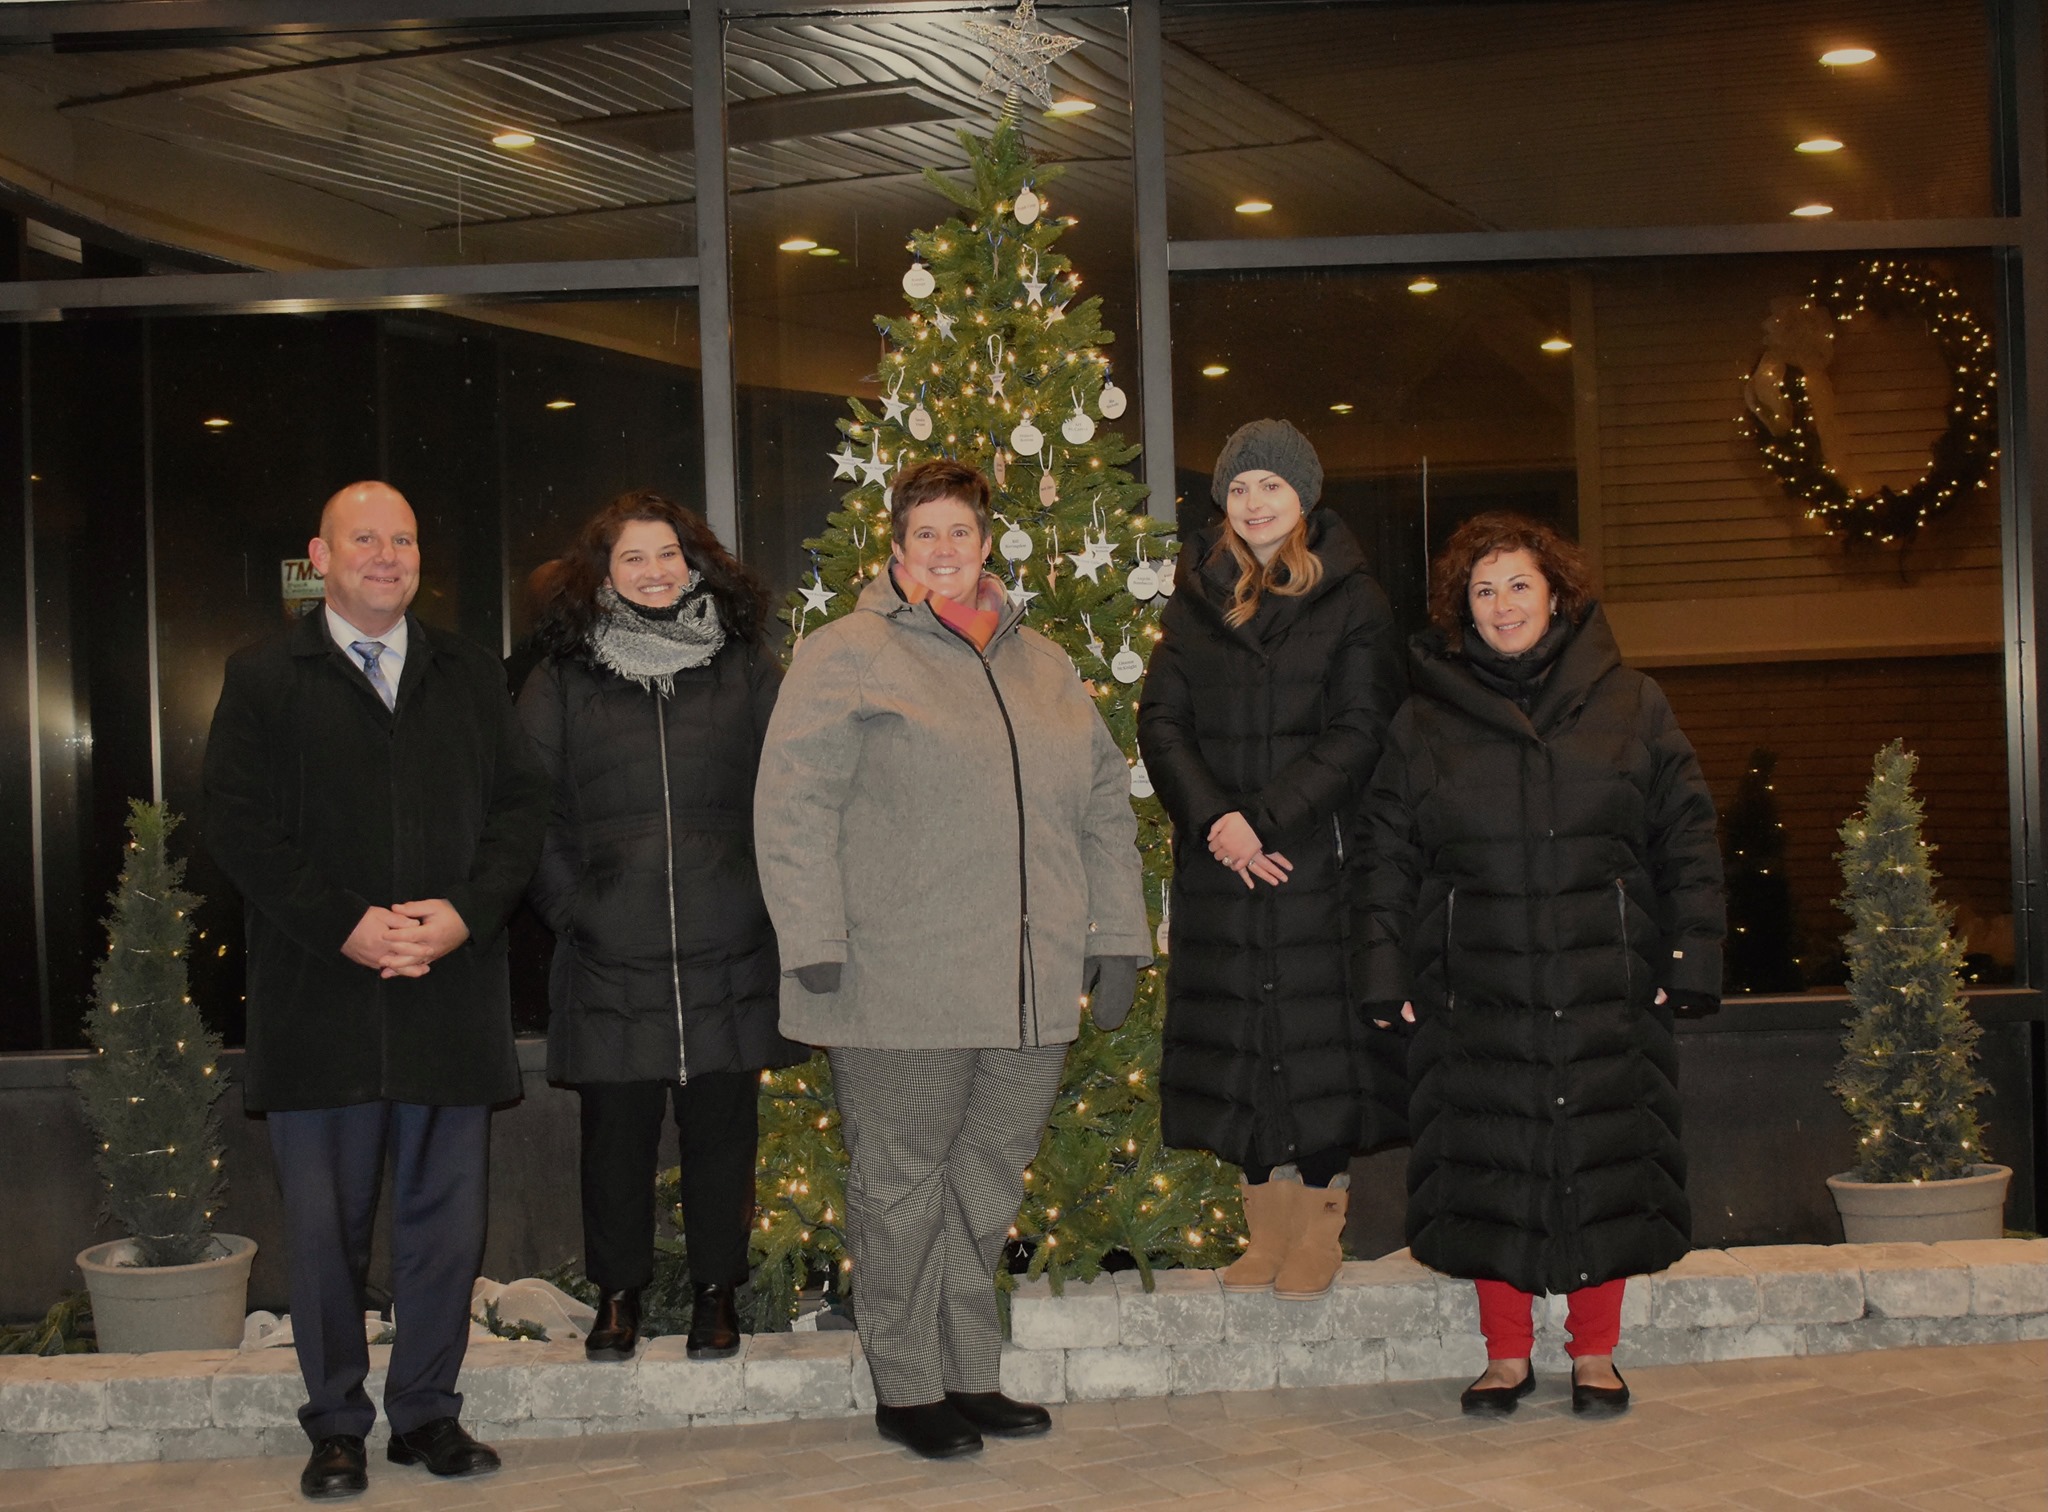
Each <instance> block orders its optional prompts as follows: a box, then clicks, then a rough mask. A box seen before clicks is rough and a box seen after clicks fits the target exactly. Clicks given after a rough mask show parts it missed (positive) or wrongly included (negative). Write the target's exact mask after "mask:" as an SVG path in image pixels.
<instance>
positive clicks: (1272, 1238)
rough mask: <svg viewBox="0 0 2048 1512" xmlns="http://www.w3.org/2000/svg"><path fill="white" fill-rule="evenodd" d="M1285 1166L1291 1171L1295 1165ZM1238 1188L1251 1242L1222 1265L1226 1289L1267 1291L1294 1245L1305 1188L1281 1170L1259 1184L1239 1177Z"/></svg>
mask: <svg viewBox="0 0 2048 1512" xmlns="http://www.w3.org/2000/svg"><path fill="white" fill-rule="evenodd" d="M1282 1169H1283V1170H1287V1171H1290V1172H1291V1171H1292V1170H1293V1167H1291V1166H1287V1167H1283V1168H1282ZM1237 1189H1238V1191H1239V1192H1240V1193H1241V1194H1242V1195H1243V1197H1244V1224H1245V1228H1246V1229H1247V1230H1248V1231H1249V1236H1250V1241H1251V1242H1250V1243H1249V1244H1247V1245H1246V1246H1245V1249H1244V1253H1243V1254H1241V1255H1239V1256H1238V1257H1237V1259H1235V1260H1233V1261H1232V1262H1231V1263H1230V1264H1229V1265H1227V1266H1225V1267H1224V1268H1223V1275H1222V1277H1221V1280H1222V1284H1223V1289H1224V1290H1225V1291H1237V1292H1243V1291H1266V1290H1268V1289H1270V1288H1271V1287H1272V1285H1273V1278H1274V1277H1275V1276H1276V1275H1278V1274H1279V1273H1280V1267H1281V1266H1282V1265H1283V1264H1284V1263H1285V1262H1286V1260H1287V1254H1288V1251H1289V1250H1291V1249H1292V1248H1293V1247H1294V1234H1295V1230H1296V1229H1297V1228H1298V1227H1299V1226H1300V1223H1301V1212H1302V1209H1303V1207H1304V1205H1305V1204H1304V1203H1303V1202H1302V1193H1303V1191H1304V1190H1305V1189H1304V1188H1303V1186H1302V1184H1301V1179H1300V1178H1299V1177H1298V1176H1292V1175H1288V1176H1283V1175H1280V1174H1279V1173H1278V1172H1276V1173H1275V1174H1274V1175H1273V1177H1272V1178H1271V1179H1270V1180H1267V1181H1262V1182H1260V1183H1259V1184H1258V1185H1257V1186H1252V1185H1250V1184H1249V1183H1247V1182H1245V1181H1242V1180H1240V1181H1239V1182H1238V1184H1237Z"/></svg>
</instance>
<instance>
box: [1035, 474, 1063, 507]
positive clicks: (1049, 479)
mask: <svg viewBox="0 0 2048 1512" xmlns="http://www.w3.org/2000/svg"><path fill="white" fill-rule="evenodd" d="M1059 501H1060V485H1059V481H1058V480H1057V479H1056V478H1054V477H1053V475H1052V469H1051V468H1049V467H1048V468H1047V469H1046V470H1045V471H1044V472H1042V473H1040V474H1039V475H1038V502H1039V503H1041V504H1043V505H1044V506H1045V507H1046V508H1048V509H1050V508H1052V506H1053V505H1055V504H1057V503H1059Z"/></svg>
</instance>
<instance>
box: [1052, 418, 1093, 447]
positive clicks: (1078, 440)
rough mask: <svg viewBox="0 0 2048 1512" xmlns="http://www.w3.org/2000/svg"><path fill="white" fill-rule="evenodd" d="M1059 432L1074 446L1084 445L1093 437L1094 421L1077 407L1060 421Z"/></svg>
mask: <svg viewBox="0 0 2048 1512" xmlns="http://www.w3.org/2000/svg"><path fill="white" fill-rule="evenodd" d="M1060 434H1061V435H1062V436H1065V437H1066V438H1067V440H1068V441H1069V442H1071V443H1072V444H1074V445H1075V446H1086V445H1087V444H1088V443H1089V442H1090V441H1092V440H1094V439H1095V422H1094V421H1093V420H1090V419H1089V418H1088V417H1087V416H1086V415H1084V414H1082V413H1081V412H1080V411H1079V410H1078V409H1077V410H1075V411H1074V413H1073V414H1071V415H1069V416H1067V418H1066V420H1065V421H1064V422H1062V424H1061V425H1060Z"/></svg>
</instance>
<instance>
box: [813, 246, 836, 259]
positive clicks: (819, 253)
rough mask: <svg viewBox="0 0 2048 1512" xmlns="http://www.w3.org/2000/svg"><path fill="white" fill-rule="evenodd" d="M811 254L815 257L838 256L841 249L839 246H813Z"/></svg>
mask: <svg viewBox="0 0 2048 1512" xmlns="http://www.w3.org/2000/svg"><path fill="white" fill-rule="evenodd" d="M810 254H811V256H813V257H837V256H838V255H839V249H838V248H837V247H812V248H811V249H810Z"/></svg>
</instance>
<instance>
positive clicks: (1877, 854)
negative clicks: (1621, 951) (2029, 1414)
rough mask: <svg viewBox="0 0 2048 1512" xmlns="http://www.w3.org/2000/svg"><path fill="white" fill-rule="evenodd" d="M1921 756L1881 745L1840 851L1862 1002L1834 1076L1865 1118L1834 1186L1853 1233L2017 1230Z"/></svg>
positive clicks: (1925, 1236)
mask: <svg viewBox="0 0 2048 1512" xmlns="http://www.w3.org/2000/svg"><path fill="white" fill-rule="evenodd" d="M1917 765H1918V760H1917V758H1915V757H1914V756H1913V755H1912V754H1911V753H1909V752H1908V751H1907V750H1906V749H1905V747H1904V745H1903V743H1902V742H1900V741H1897V740H1894V741H1893V742H1891V744H1889V745H1887V746H1886V747H1885V748H1884V749H1883V750H1881V751H1879V752H1878V753H1877V757H1876V760H1875V761H1874V762H1873V763H1872V769H1871V778H1870V788H1869V791H1868V793H1867V794H1866V796H1865V800H1864V807H1863V811H1862V812H1861V813H1859V814H1855V815H1853V816H1851V817H1850V819H1849V820H1848V822H1847V823H1845V824H1844V825H1843V826H1842V829H1841V837H1842V850H1841V852H1840V853H1839V855H1838V857H1837V859H1838V860H1839V861H1840V862H1841V864H1842V878H1843V881H1844V883H1845V884H1846V886H1845V889H1844V891H1843V893H1842V897H1841V900H1840V906H1841V908H1842V911H1843V912H1844V913H1846V914H1848V916H1849V921H1850V927H1849V933H1848V935H1847V936H1846V937H1845V940H1844V944H1845V946H1846V950H1847V955H1848V961H1849V999H1850V1003H1851V1005H1852V1007H1853V1009H1854V1013H1853V1015H1852V1016H1851V1018H1850V1019H1849V1021H1848V1030H1849V1032H1848V1034H1847V1035H1846V1036H1844V1038H1843V1040H1842V1049H1843V1056H1842V1061H1841V1065H1840V1066H1839V1067H1838V1068H1837V1070H1836V1072H1835V1079H1834V1081H1833V1082H1832V1083H1830V1085H1831V1087H1832V1088H1833V1090H1834V1092H1835V1095H1836V1096H1838V1097H1840V1098H1841V1099H1842V1106H1843V1107H1844V1108H1845V1109H1847V1110H1848V1114H1849V1119H1850V1122H1851V1123H1852V1124H1853V1125H1854V1126H1855V1130H1856V1140H1857V1144H1856V1150H1857V1163H1856V1166H1855V1168H1854V1169H1852V1170H1850V1171H1846V1172H1844V1173H1843V1174H1842V1175H1840V1176H1830V1177H1829V1178H1828V1187H1829V1189H1830V1190H1831V1191H1832V1192H1833V1193H1834V1196H1835V1205H1836V1207H1837V1208H1838V1209H1839V1210H1840V1212H1841V1215H1842V1231H1843V1234H1844V1235H1845V1236H1846V1237H1847V1238H1848V1240H1849V1241H1850V1242H1851V1243H1852V1244H1866V1243H1881V1242H1884V1241H1888V1240H1919V1241H1934V1240H1941V1239H1996V1238H1998V1237H2000V1236H2001V1235H2002V1234H2003V1233H2004V1231H2005V1230H2004V1213H2005V1191H2006V1184H2007V1183H2008V1182H2009V1181H2010V1179H2011V1177H2012V1171H2011V1169H2010V1168H2009V1167H2006V1166H2001V1165H1992V1164H1989V1163H1988V1162H1987V1160H1986V1156H1985V1150H1984V1140H1983V1135H1982V1134H1981V1132H1980V1131H1979V1129H1978V1126H1977V1107H1976V1104H1977V1098H1978V1097H1979V1096H1980V1095H1981V1094H1982V1093H1983V1092H1984V1091H1985V1084H1984V1082H1983V1080H1982V1079H1981V1078H1980V1077H1979V1076H1978V1075H1977V1072H1976V1068H1975V1061H1976V1058H1977V1035H1978V1029H1977V1025H1976V1022H1975V1021H1974V1020H1973V1019H1971V1017H1970V1013H1969V1008H1968V1006H1967V1005H1966V1004H1965V1002H1964V999H1963V982H1962V964H1963V942H1961V941H1959V940H1957V939H1956V938H1955V929H1954V924H1955V915H1954V913H1953V911H1952V910H1951V909H1949V908H1948V907H1947V906H1946V905H1944V904H1942V903H1941V902H1940V901H1939V900H1938V899H1937V898H1936V897H1935V895H1934V881H1935V875H1936V874H1935V871H1934V868H1933V867H1932V866H1931V865H1930V864H1929V862H1928V857H1929V855H1930V854H1931V853H1932V851H1931V847H1929V846H1928V844H1927V842H1926V841H1925V840H1924V839H1922V838H1921V834H1920V822H1921V818H1922V809H1921V804H1920V800H1919V798H1918V797H1916V796H1915V795H1914V792H1913V771H1914V768H1915V767H1916V766H1917Z"/></svg>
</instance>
